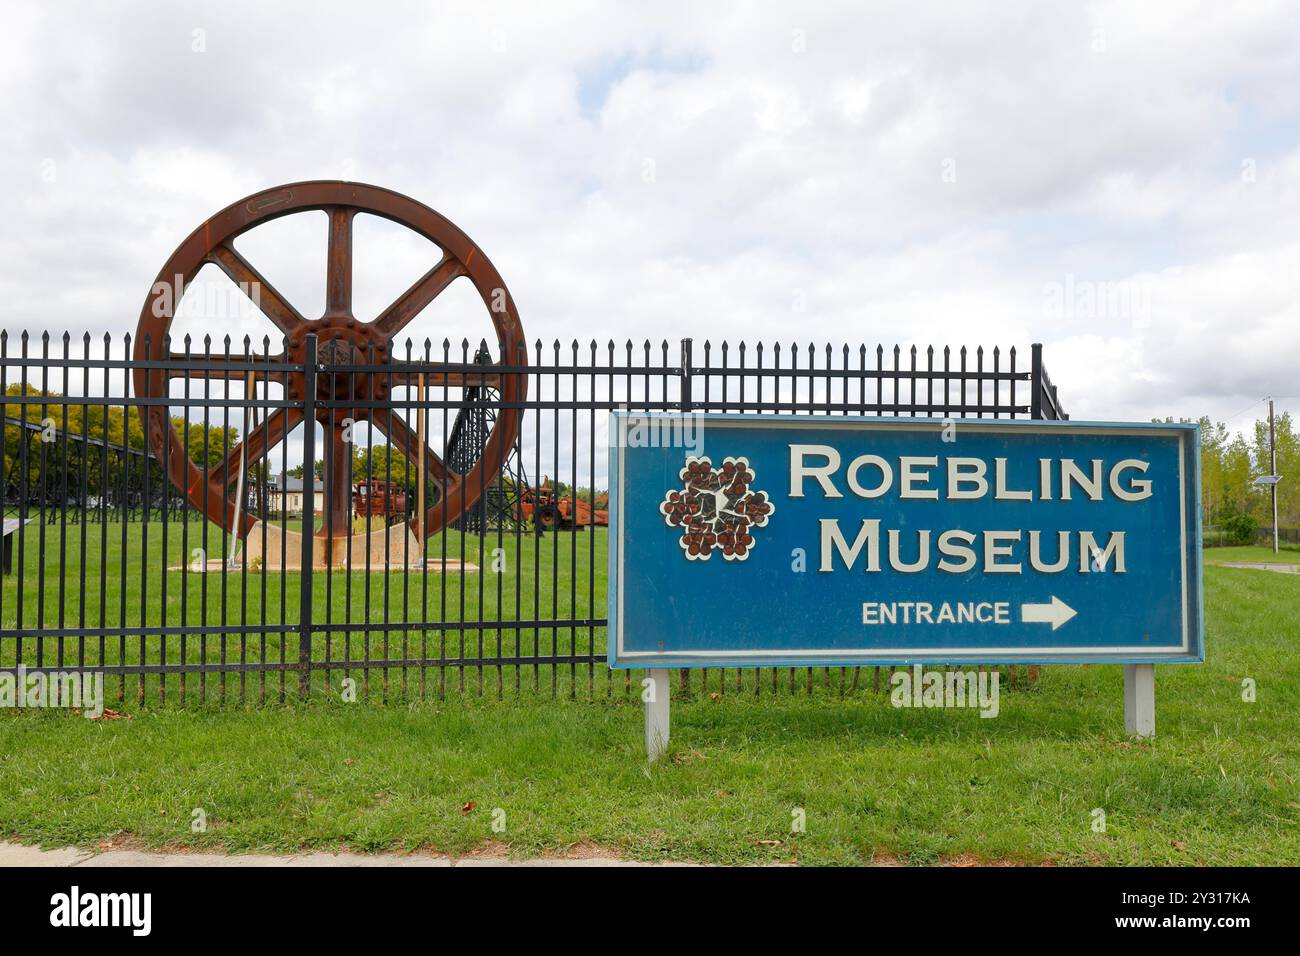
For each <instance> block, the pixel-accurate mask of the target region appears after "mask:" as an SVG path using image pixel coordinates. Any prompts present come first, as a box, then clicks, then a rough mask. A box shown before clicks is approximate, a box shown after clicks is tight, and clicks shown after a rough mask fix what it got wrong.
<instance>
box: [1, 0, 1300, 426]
mask: <svg viewBox="0 0 1300 956" xmlns="http://www.w3.org/2000/svg"><path fill="white" fill-rule="evenodd" d="M195 30H202V31H204V33H203V35H202V36H203V46H204V51H203V52H195V50H194V45H195V33H194V31H195ZM0 106H2V107H3V113H4V115H5V117H6V123H5V124H4V126H3V128H0V176H3V181H4V182H5V183H6V187H5V197H4V198H5V226H4V230H3V232H2V233H0V261H3V263H4V264H3V266H0V294H2V296H3V298H2V299H0V321H2V324H3V327H4V328H6V329H8V330H10V331H11V333H12V332H14V331H16V330H17V329H19V328H22V327H27V328H32V329H51V330H56V331H58V332H60V333H61V332H62V330H63V329H65V328H67V329H71V330H73V331H74V332H75V333H80V331H82V330H83V329H84V330H89V331H91V332H92V333H94V334H95V335H96V336H97V337H98V336H99V335H101V334H102V333H103V332H104V331H106V330H111V331H113V332H114V333H122V332H125V331H128V330H130V329H132V328H133V327H134V324H135V317H136V316H137V314H138V312H139V309H140V305H141V302H142V301H143V299H144V295H145V293H146V292H147V290H148V288H149V285H150V283H151V282H152V281H153V277H154V275H155V273H156V272H157V270H158V268H159V267H160V266H161V264H162V263H163V262H164V261H165V260H166V258H167V256H168V255H169V254H170V253H171V251H172V249H173V248H174V247H175V246H176V244H177V243H178V242H179V241H180V240H181V239H182V238H183V237H184V236H185V235H186V234H188V232H189V231H190V230H191V229H193V228H194V227H195V226H196V225H197V224H198V223H200V222H201V221H203V219H204V218H205V217H206V216H208V215H210V214H212V213H213V212H215V211H216V210H217V209H219V208H221V207H222V206H224V205H226V204H227V203H229V202H232V201H234V200H236V199H238V198H239V197H241V196H243V195H246V194H248V193H251V192H253V191H256V190H258V189H262V188H266V187H269V186H271V185H274V184H276V183H279V182H288V181H294V180H299V179H310V178H334V177H344V178H354V179H359V180H363V181H368V182H375V183H378V184H381V185H386V186H390V187H392V188H395V189H397V190H399V191H401V192H405V193H407V194H409V195H411V196H413V197H415V198H417V199H420V200H422V201H424V202H427V203H428V204H430V205H432V206H434V207H435V208H437V209H439V210H440V211H441V212H443V213H444V214H445V215H447V216H448V217H449V218H451V219H452V220H453V221H455V222H457V223H458V224H459V225H460V226H461V227H462V228H464V229H465V230H466V231H467V232H468V233H469V234H470V235H471V236H473V237H474V238H475V239H476V241H477V242H478V243H479V244H480V245H481V246H482V247H483V248H484V249H485V250H486V251H487V252H488V254H489V255H490V256H491V257H492V259H493V261H494V263H495V264H496V265H497V266H498V268H499V269H500V270H501V271H502V273H503V275H504V276H505V278H506V280H507V282H509V283H510V286H511V290H512V292H513V294H514V297H515V299H516V300H517V301H518V302H519V304H520V307H521V311H522V314H523V319H524V325H525V330H526V332H527V334H528V336H529V338H530V339H535V338H541V339H544V340H545V341H547V342H548V343H549V342H550V341H551V340H552V339H554V338H559V339H561V340H562V341H563V342H565V343H566V345H567V343H568V342H570V341H571V340H572V339H574V338H578V339H580V340H581V341H582V342H583V343H584V347H585V344H586V343H587V342H589V341H590V340H591V339H592V338H593V337H594V338H598V339H600V340H601V341H602V342H603V341H604V340H605V339H607V338H609V337H613V338H616V339H617V340H619V341H620V342H622V341H623V340H624V339H626V338H628V337H631V338H633V339H635V340H636V341H637V342H638V343H639V342H641V341H642V340H643V339H645V338H650V339H651V340H653V341H654V342H655V343H658V342H659V341H660V340H661V339H664V338H667V339H669V340H671V341H675V340H676V339H677V338H679V337H680V336H682V335H686V334H690V335H693V336H695V337H696V338H697V339H698V340H702V339H704V338H709V339H712V340H713V341H715V342H716V341H719V340H721V339H730V340H732V341H735V340H738V339H741V338H747V339H750V340H751V341H752V340H754V339H756V338H764V339H767V340H769V341H770V340H774V339H779V340H781V341H782V342H787V343H788V342H789V341H791V340H792V339H794V340H798V341H799V342H800V343H802V344H804V345H805V346H806V344H807V342H808V341H815V342H818V343H825V342H834V343H837V345H838V343H841V342H851V343H853V344H854V345H855V346H856V343H858V342H859V341H866V342H867V343H868V344H871V345H874V343H875V342H876V341H877V340H880V341H883V342H885V343H886V345H892V344H893V342H895V341H898V342H901V343H903V344H904V345H907V344H910V343H919V344H922V345H925V344H929V343H933V344H935V345H939V346H941V345H943V344H952V345H954V346H958V345H961V344H967V345H977V344H985V345H993V344H1001V345H1003V346H1009V345H1018V346H1020V347H1021V348H1025V347H1026V346H1027V345H1028V344H1029V343H1030V342H1032V341H1042V342H1044V343H1045V347H1046V358H1047V364H1048V368H1049V369H1050V370H1051V372H1052V374H1053V377H1054V379H1055V381H1056V383H1057V385H1058V386H1059V388H1060V391H1061V396H1062V399H1063V401H1064V402H1065V404H1066V407H1067V408H1068V409H1070V410H1071V411H1072V412H1073V413H1075V414H1077V415H1080V416H1083V415H1086V416H1088V417H1096V418H1110V419H1120V418H1136V419H1142V418H1147V417H1151V416H1156V415H1161V416H1163V415H1165V414H1179V415H1196V414H1200V413H1202V412H1208V413H1210V414H1220V415H1223V414H1228V413H1229V412H1231V411H1235V410H1236V409H1237V408H1239V407H1240V406H1242V405H1244V404H1245V403H1246V402H1247V401H1249V400H1252V399H1254V398H1257V397H1259V395H1262V394H1265V393H1267V392H1270V391H1273V392H1283V393H1286V392H1294V391H1296V390H1297V389H1295V388H1294V386H1291V385H1290V384H1289V383H1290V382H1291V381H1292V380H1293V378H1294V373H1293V371H1292V369H1291V368H1290V367H1289V363H1288V357H1289V356H1294V355H1296V354H1300V321H1297V319H1300V315H1297V309H1296V306H1295V305H1293V303H1295V302H1296V301H1297V300H1298V299H1300V297H1298V296H1297V293H1300V288H1297V280H1296V279H1295V278H1294V276H1295V275H1296V273H1297V270H1296V269H1295V267H1294V262H1295V261H1296V252H1297V251H1298V246H1300V235H1298V234H1297V229H1300V227H1298V226H1297V225H1296V223H1297V222H1300V219H1298V218H1297V215H1296V213H1297V211H1300V210H1297V206H1300V136H1298V135H1297V130H1298V129H1300V127H1298V126H1297V116H1298V113H1300V21H1298V20H1297V18H1296V17H1295V15H1294V9H1293V8H1289V7H1288V6H1287V5H1285V4H1277V5H1273V4H1252V5H1250V6H1248V7H1231V8H1229V7H1226V6H1223V5H1221V4H1215V3H1202V4H1196V5H1193V6H1192V7H1185V8H1180V9H1179V11H1178V12H1177V13H1176V14H1175V13H1174V12H1172V11H1170V10H1168V9H1167V8H1165V7H1162V6H1159V5H1133V4H1119V3H1103V4H1071V3H1061V4H1042V3H1033V2H1020V3H1006V4H999V5H997V6H994V7H986V6H963V5H957V6H949V7H946V8H944V9H942V10H939V9H936V8H929V7H925V6H923V5H916V4H905V3H898V4H882V5H876V6H873V7H871V8H870V9H865V10H864V9H863V8H862V6H861V5H860V4H851V3H825V4H812V5H806V6H804V7H801V8H793V9H788V10H779V9H776V8H765V7H761V6H752V5H743V6H734V7H714V6H708V7H701V6H700V5H696V4H663V5H660V4H656V5H653V6H647V7H615V6H612V5H605V4H597V3H590V4H574V5H560V6H556V5H551V4H547V5H534V4H522V3H521V4H514V5H510V4H494V5H476V4H449V5H442V6H439V7H437V8H433V7H430V6H428V5H424V4H397V5H393V6H383V7H378V8H364V9H361V8H357V7H355V5H346V4H336V5H330V4H324V3H312V4H305V3H304V4H290V5H276V6H275V7H268V6H267V5H259V4H251V3H249V4H222V5H219V6H218V5H210V4H199V3H195V4H186V3H174V4H169V5H166V6H163V7H157V6H154V5H145V4H129V3H128V4H114V5H111V6H109V5H103V4H90V3H86V4H74V5H58V6H51V5H48V4H35V3H31V4H21V3H20V4H11V5H10V9H9V10H8V11H7V14H6V30H5V32H4V36H3V38H0ZM946 160H951V161H952V166H951V167H948V168H953V169H955V171H956V179H955V181H953V182H945V181H944V180H943V177H942V175H941V173H942V172H943V170H944V169H945V166H944V163H945V161H946ZM1247 160H1249V161H1250V162H1251V163H1252V164H1253V165H1252V166H1251V167H1250V168H1251V170H1252V171H1253V174H1254V178H1253V181H1249V182H1247V181H1243V178H1242V174H1243V162H1244V161H1247ZM648 163H649V164H650V165H647V164H648ZM51 171H52V172H53V175H52V177H51ZM648 171H649V172H650V173H652V175H648ZM51 179H52V181H50V180H51ZM647 180H649V181H647ZM381 239H382V241H383V242H384V246H383V249H384V252H383V254H382V255H377V256H374V257H372V258H371V261H372V262H373V263H374V266H373V268H375V269H376V270H383V269H384V268H385V263H387V264H388V265H389V266H390V267H391V269H390V271H394V270H396V268H397V267H396V265H395V264H397V263H400V264H401V269H403V270H406V269H410V268H413V265H412V264H413V263H414V261H415V260H414V259H413V258H412V256H413V255H414V253H411V252H410V251H409V250H406V251H403V250H401V249H398V248H397V247H396V246H393V245H392V244H391V243H392V242H395V241H396V240H390V239H386V238H382V237H381ZM250 241H251V237H250ZM377 241H378V240H377ZM275 246H276V244H275V243H271V244H269V247H268V248H267V249H266V250H265V252H264V253H263V254H264V255H266V256H267V257H268V259H271V258H278V261H277V262H275V263H274V265H272V264H269V263H268V264H267V266H266V271H268V273H269V272H271V271H272V270H273V268H274V269H280V270H283V274H284V276H285V278H284V280H283V284H284V285H285V286H286V287H289V286H297V287H301V288H314V286H313V283H318V282H319V279H318V277H317V275H316V274H315V273H314V272H313V271H312V270H313V268H314V265H313V263H312V261H311V255H310V254H309V253H310V251H311V250H310V248H309V247H308V246H306V245H295V246H293V247H292V248H285V247H284V244H281V247H282V248H280V249H279V250H277V249H276V247H275ZM277 253H279V254H278V256H277ZM391 278H392V277H391V276H388V275H387V274H385V275H382V276H379V277H377V278H376V279H375V280H374V288H375V289H377V290H382V289H384V288H388V287H389V285H390V284H391V283H389V281H388V280H390V279H391ZM361 281H362V280H361V279H360V278H359V279H358V283H359V285H360V283H361ZM1067 281H1068V282H1071V283H1084V284H1087V283H1091V284H1093V285H1094V286H1101V285H1103V284H1106V283H1119V284H1125V283H1127V284H1128V285H1129V286H1132V287H1137V288H1140V289H1141V290H1143V291H1144V293H1149V296H1150V299H1149V305H1150V308H1149V309H1146V310H1141V314H1131V313H1130V312H1126V311H1125V310H1123V309H1120V310H1111V311H1107V310H1104V309H1103V310H1101V311H1099V312H1094V313H1089V314H1080V313H1079V312H1075V313H1071V314H1067V315H1065V316H1061V315H1055V314H1052V313H1051V311H1050V310H1049V309H1047V308H1046V307H1045V296H1044V289H1045V287H1054V284H1055V285H1059V284H1063V283H1066V282H1067ZM386 283H387V284H386ZM399 284H400V283H399ZM375 296H376V297H378V296H379V292H378V291H376V292H375ZM797 298H798V299H801V301H803V302H806V310H805V311H803V312H796V311H794V309H793V308H792V302H793V301H794V300H795V299H797ZM376 300H377V299H376ZM440 314H442V313H440ZM462 315H463V313H462V312H460V311H459V310H458V309H448V310H446V311H445V316H446V320H447V323H448V326H449V327H448V328H446V329H445V331H444V332H442V333H441V334H442V335H446V336H448V337H450V338H451V339H452V340H453V341H454V342H459V340H460V338H461V336H462V335H466V334H468V335H470V336H471V337H474V338H476V337H478V336H479V335H482V334H484V327H483V326H481V325H470V324H468V323H466V324H464V325H462V324H461V316H462ZM425 334H430V335H431V337H433V338H434V339H435V341H440V340H441V336H440V335H439V334H438V332H437V330H436V329H433V330H429V329H420V330H418V335H419V336H420V337H421V338H422V337H423V336H424V335H425Z"/></svg>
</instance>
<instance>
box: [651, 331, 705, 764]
mask: <svg viewBox="0 0 1300 956" xmlns="http://www.w3.org/2000/svg"><path fill="white" fill-rule="evenodd" d="M691 405H692V396H691V340H690V339H682V378H681V394H680V395H679V396H678V398H677V407H678V409H680V410H681V412H682V414H684V415H689V414H690V413H691ZM682 429H683V431H682V433H683V434H685V424H683V426H682ZM649 676H650V677H651V678H654V677H656V675H655V674H654V672H653V671H652V672H650V675H649ZM666 676H667V675H666V672H665V677H666ZM704 679H705V680H706V681H707V680H708V672H707V671H705V675H704ZM678 680H679V682H680V684H681V688H682V693H683V694H685V693H686V692H687V691H688V690H690V686H691V684H690V671H688V670H687V669H686V668H685V667H683V668H682V669H681V670H680V671H679V672H678ZM667 684H668V682H667V680H665V681H664V689H667ZM664 706H665V707H666V706H667V704H666V703H665V705H664ZM665 713H666V711H665ZM649 719H650V711H649V710H647V711H646V720H647V721H649ZM649 732H650V725H649V723H647V724H646V733H647V735H648V734H649ZM648 740H649V737H648V736H647V741H648ZM666 741H667V734H666V733H665V742H666ZM648 745H649V744H648V743H647V746H648ZM651 759H652V760H653V759H654V758H653V757H652V758H651Z"/></svg>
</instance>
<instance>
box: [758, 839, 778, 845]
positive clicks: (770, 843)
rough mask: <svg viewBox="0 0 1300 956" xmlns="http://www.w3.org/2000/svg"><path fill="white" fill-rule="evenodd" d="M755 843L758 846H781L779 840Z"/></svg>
mask: <svg viewBox="0 0 1300 956" xmlns="http://www.w3.org/2000/svg"><path fill="white" fill-rule="evenodd" d="M757 842H758V845H759V846H780V845H781V841H780V840H759V841H757Z"/></svg>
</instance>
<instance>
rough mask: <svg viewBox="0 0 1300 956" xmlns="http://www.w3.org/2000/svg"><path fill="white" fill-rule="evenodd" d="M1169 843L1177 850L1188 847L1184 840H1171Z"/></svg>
mask: <svg viewBox="0 0 1300 956" xmlns="http://www.w3.org/2000/svg"><path fill="white" fill-rule="evenodd" d="M1169 845H1170V846H1172V847H1173V848H1174V849H1175V850H1186V849H1187V844H1186V843H1184V842H1183V841H1182V840H1170V841H1169Z"/></svg>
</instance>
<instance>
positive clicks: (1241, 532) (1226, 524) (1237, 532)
mask: <svg viewBox="0 0 1300 956" xmlns="http://www.w3.org/2000/svg"><path fill="white" fill-rule="evenodd" d="M1223 531H1224V534H1225V536H1226V537H1227V539H1228V543H1229V544H1251V543H1252V542H1253V541H1254V540H1255V535H1256V533H1257V532H1258V531H1259V522H1258V521H1257V520H1256V519H1255V517H1254V515H1248V514H1235V515H1230V516H1229V517H1227V518H1225V519H1224V520H1223Z"/></svg>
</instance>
